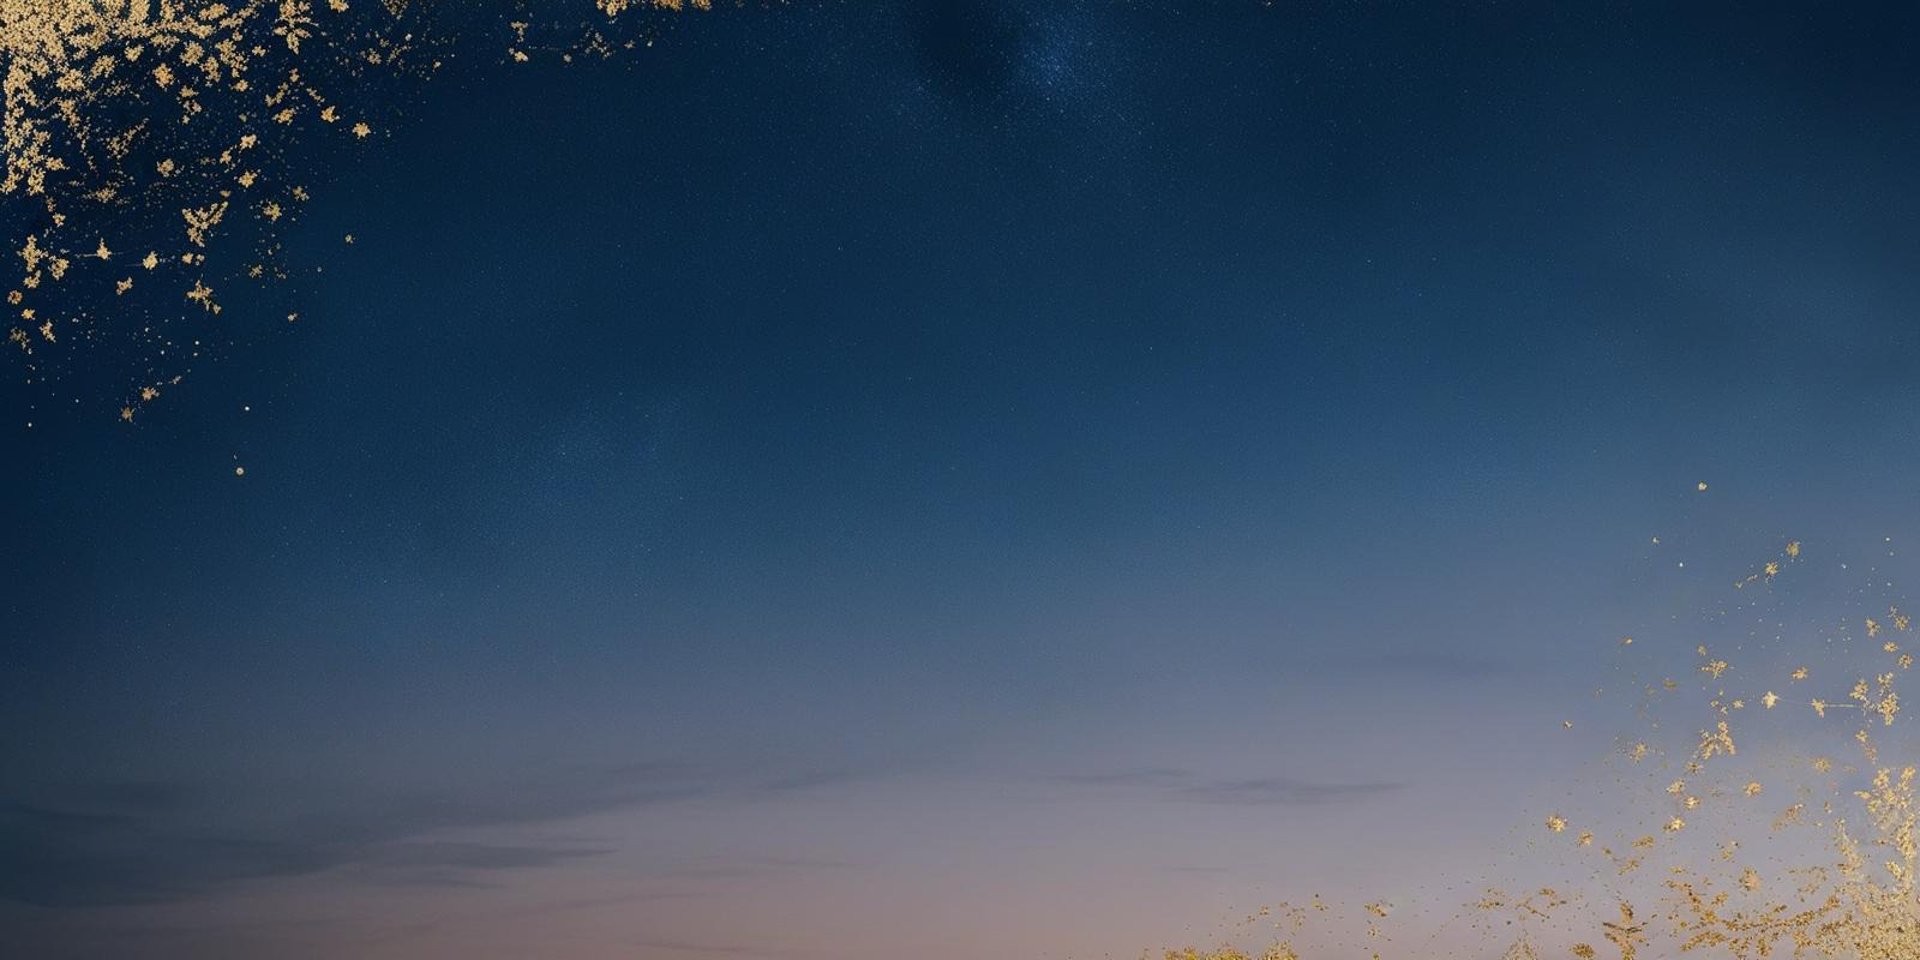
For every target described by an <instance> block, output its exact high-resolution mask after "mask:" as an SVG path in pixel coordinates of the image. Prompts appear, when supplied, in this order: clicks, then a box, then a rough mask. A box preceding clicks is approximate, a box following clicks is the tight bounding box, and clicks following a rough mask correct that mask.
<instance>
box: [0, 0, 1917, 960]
mask: <svg viewBox="0 0 1920 960" xmlns="http://www.w3.org/2000/svg"><path fill="white" fill-rule="evenodd" d="M496 26H497V25H485V26H484V29H479V28H477V29H476V30H475V31H473V32H474V33H475V34H476V35H478V36H479V39H476V40H473V41H472V42H471V43H470V44H469V48H470V49H469V50H468V53H467V56H466V57H465V59H462V60H459V61H458V62H456V63H454V65H453V66H451V67H450V68H449V69H448V70H446V71H445V72H444V74H443V75H442V76H439V77H436V78H434V79H433V80H432V81H430V82H427V83H425V84H424V85H421V86H420V87H418V89H417V90H414V91H413V92H411V93H409V94H407V97H408V98H409V99H407V100H406V101H405V102H404V104H402V106H401V108H400V109H399V113H400V114H401V116H400V118H399V119H398V120H397V121H396V122H395V123H394V124H393V125H392V129H391V133H390V134H387V135H383V136H384V139H383V141H382V142H381V143H380V144H378V146H377V148H376V149H373V150H370V151H367V152H365V153H363V154H360V155H357V156H356V157H355V158H354V159H352V160H351V161H349V162H345V163H344V164H343V165H341V166H339V167H338V168H336V169H334V170H333V171H332V173H331V176H332V179H331V180H330V181H328V189H326V190H325V191H324V192H322V193H321V194H320V195H319V196H318V199H316V201H315V202H314V203H313V204H312V205H311V207H310V209H309V210H308V211H307V213H306V217H305V219H304V220H302V221H300V222H299V223H297V224H296V225H295V226H293V227H292V228H291V229H290V230H289V231H288V232H287V235H286V244H287V251H288V253H289V255H290V256H292V257H295V258H305V259H304V260H303V261H302V262H306V263H317V264H321V265H323V266H324V273H322V274H319V275H317V277H316V278H314V279H310V280H307V281H304V282H303V283H302V284H301V285H300V289H299V290H297V291H296V292H294V293H292V294H289V295H288V296H289V297H291V298H292V300H294V301H297V303H298V307H297V309H298V310H299V311H300V314H301V319H300V321H299V322H298V323H297V324H281V328H279V329H274V330H272V331H270V335H261V336H259V337H257V338H256V340H257V342H255V343H253V344H252V345H251V346H249V347H248V348H247V349H245V350H234V351H230V352H228V353H227V355H225V356H223V357H222V358H220V360H219V362H213V363H202V364H200V365H199V366H198V367H197V369H196V371H195V374H194V376H193V377H192V378H190V379H188V380H187V381H185V382H184V383H183V384H182V385H181V386H179V387H177V388H175V389H174V390H172V391H171V392H170V393H169V395H168V397H167V401H168V402H167V403H165V404H156V405H153V406H152V407H151V408H150V409H147V410H143V412H142V416H141V419H140V420H139V422H137V423H136V424H133V425H128V424H123V423H120V422H118V421H117V420H116V419H115V418H114V417H112V416H111V414H110V412H107V413H103V410H102V409H96V408H95V407H94V406H92V405H89V404H80V403H70V401H68V400H65V399H62V400H61V401H59V402H58V403H49V402H48V401H46V400H45V397H44V393H43V391H44V390H45V388H44V387H43V386H39V385H29V384H22V383H20V382H18V378H16V377H9V378H7V383H6V386H5V387H4V388H0V404H4V407H5V409H6V410H8V411H10V412H9V413H8V415H7V419H6V422H5V423H4V425H0V530H4V534H3V535H0V542H3V546H0V616H3V617H4V619H3V620H0V633H4V642H0V931H4V932H5V936H4V939H5V940H6V941H7V942H9V943H13V944H17V945H23V946H21V947H20V949H23V950H25V951H26V952H24V953H21V954H19V955H20V956H23V957H34V958H41V957H45V958H62V957H74V958H95V957H101V958H122V957H124V958H135V960H141V958H154V960H173V958H183V960H184V958H193V960H221V958H259V957H274V958H286V960H299V958H347V957H351V958H355V960H377V958H409V960H414V958H538V960H549V958H551V960H572V958H580V960H589V958H591V960H600V958H615V957H618V958H643V960H653V958H659V960H694V958H701V957H740V958H822V960H843V958H844V960H881V958H896V957H901V956H912V957H916V958H924V960H982V958H989V957H993V958H999V957H1034V958H1060V957H1076V958H1088V957H1099V956H1105V955H1109V954H1111V955H1114V956H1120V957H1133V956H1137V954H1138V952H1139V950H1141V949H1143V948H1148V947H1155V946H1160V945H1173V944H1178V943H1184V942H1187V941H1201V942H1206V941H1210V940H1212V939H1215V938H1216V936H1217V934H1218V932H1219V931H1220V930H1222V929H1224V928H1225V926H1226V925H1230V924H1231V922H1232V921H1233V920H1234V919H1236V918H1237V917H1238V916H1239V915H1240V914H1241V913H1243V912H1245V911H1246V910H1249V909H1252V908H1255V907H1257V906H1259V905H1260V904H1262V903H1265V902H1271V901H1272V900H1276V899H1283V898H1300V897H1303V896H1306V895H1310V894H1313V893H1316V892H1317V893H1325V894H1327V895H1329V896H1346V895H1351V896H1356V897H1381V896H1384V897H1390V898H1396V902H1401V903H1407V904H1413V905H1422V904H1438V905H1440V906H1442V907H1447V906H1452V905H1453V904H1455V903H1457V902H1459V901H1460V900H1462V899H1464V898H1465V897H1467V896H1469V895H1470V894H1471V891H1472V890H1473V889H1474V885H1475V883H1477V882H1478V881H1479V880H1481V879H1483V878H1485V877H1487V876H1490V875H1492V872H1494V871H1496V870H1497V868H1498V865H1499V864H1500V863H1501V862H1502V858H1503V857H1508V856H1510V855H1513V854H1514V853H1515V852H1516V851H1522V850H1524V848H1525V844H1526V842H1527V840H1528V839H1529V838H1531V837H1532V833H1531V832H1529V831H1531V830H1532V829H1533V828H1534V827H1535V826H1536V822H1537V819H1538V813H1539V811H1540V809H1541V804H1542V803H1543V802H1554V801H1553V798H1557V797H1562V796H1564V795H1565V794H1566V793H1567V791H1568V789H1569V788H1568V786H1567V784H1569V783H1574V782H1577V781H1578V776H1579V774H1578V773H1577V771H1579V770H1580V769H1582V768H1583V765H1585V764H1587V763H1589V762H1590V761H1591V760H1593V758H1595V757H1598V756H1601V755H1604V754H1605V753H1606V752H1607V751H1608V750H1609V749H1610V746H1611V742H1612V741H1611V737H1612V735H1613V733H1614V730H1613V729H1612V728H1610V727H1608V726H1607V723H1608V718H1609V716H1610V715H1609V714H1607V713H1606V712H1605V711H1606V709H1608V708H1606V707H1604V706H1602V705H1597V704H1596V702H1595V701H1594V700H1593V698H1592V697H1591V696H1590V695H1591V694H1592V693H1593V691H1594V688H1595V687H1596V686H1599V685H1602V684H1604V683H1607V682H1611V681H1610V680H1609V679H1608V678H1609V677H1610V676H1611V675H1609V674H1607V673H1605V670H1606V669H1607V664H1608V660H1607V656H1608V654H1609V653H1610V652H1611V650H1612V647H1613V644H1614V643H1615V642H1616V641H1617V639H1618V638H1619V637H1621V636H1623V635H1627V634H1637V635H1647V636H1659V635H1660V631H1662V630H1675V632H1676V633H1678V632H1683V631H1679V630H1678V629H1677V628H1675V627H1674V625H1675V624H1676V623H1689V622H1691V621H1687V620H1686V618H1687V617H1690V616H1695V615H1696V614H1697V613H1698V611H1700V610H1704V609H1708V608H1711V607H1712V606H1713V605H1714V604H1717V603H1721V602H1723V601H1722V600H1719V599H1716V598H1718V597H1721V596H1722V595H1723V594H1724V593H1725V592H1726V591H1727V589H1728V588H1729V587H1730V585H1731V584H1732V583H1733V582H1734V581H1735V580H1737V579H1739V578H1740V577H1741V576H1744V575H1746V574H1747V573H1748V572H1750V571H1749V569H1748V568H1749V567H1750V566H1751V561H1754V560H1755V559H1756V558H1764V557H1766V556H1768V555H1771V554H1772V553H1773V552H1774V551H1777V550H1778V549H1779V546H1780V544H1781V543H1784V542H1785V541H1786V540H1787V539H1789V538H1792V537H1797V538H1802V539H1804V540H1805V541H1806V542H1807V544H1808V551H1809V554H1808V555H1809V557H1810V558H1815V559H1819V558H1824V559H1819V562H1820V563H1828V562H1831V563H1832V564H1837V563H1839V562H1840V561H1841V560H1846V561H1847V562H1849V563H1851V564H1855V565H1856V566H1854V567H1850V568H1849V569H1852V570H1857V569H1858V566H1857V565H1858V564H1861V563H1864V562H1865V561H1866V559H1867V558H1878V559H1879V560H1880V562H1889V561H1887V560H1886V558H1885V554H1886V553H1887V550H1886V549H1885V546H1886V543H1887V541H1885V540H1884V539H1883V538H1885V537H1893V538H1894V541H1895V542H1896V543H1897V542H1899V541H1900V539H1901V537H1902V536H1906V535H1912V534H1914V533H1915V531H1914V530H1913V525H1914V513H1913V509H1912V504H1913V499H1912V497H1913V491H1914V480H1913V478H1914V477H1915V476H1920V472H1917V471H1920V445H1916V443H1915V441H1916V439H1917V438H1916V425H1917V424H1920V417H1916V399H1920V377H1917V376H1916V375H1915V373H1914V367H1913V363H1914V357H1915V350H1916V347H1920V324H1916V322H1915V320H1916V316H1920V312H1917V310H1920V272H1916V271H1915V270H1914V265H1915V264H1916V263H1920V233H1916V229H1915V225H1916V224H1920V190H1917V189H1916V188H1917V187H1920V174H1916V171H1920V96H1916V94H1917V93H1920V88H1917V87H1916V79H1920V77H1917V76H1916V68H1915V62H1916V61H1915V60H1914V59H1913V58H1912V56H1911V54H1912V51H1913V50H1914V49H1915V47H1916V44H1920V20H1916V16H1915V13H1914V9H1913V8H1912V7H1911V6H1907V5H1900V6H1898V7H1889V8H1888V9H1884V10H1883V9H1877V8H1874V7H1872V6H1853V7H1848V8H1846V9H1844V10H1842V9H1833V10H1825V9H1821V10H1816V9H1814V8H1813V7H1811V6H1807V7H1804V8H1801V9H1794V8H1792V7H1773V6H1767V7H1754V6H1751V5H1739V6H1735V5H1717V4H1710V5H1688V6H1687V7H1686V9H1684V10H1681V9H1678V8H1675V7H1672V6H1664V5H1643V4H1520V5H1491V4H1477V3H1476V4H1455V3H1422V4H1399V5H1388V6H1376V7H1369V6H1354V5H1349V4H1296V3H1282V4H1277V5H1273V6H1265V5H1259V4H1253V3H1246V4H1238V3H1145V2H1140V3H1107V2H1084V3H1076V2H1059V3H1051V2H1031V3H1012V2H998V0H931V2H914V3H899V4H895V3H812V2H806V3H792V4H787V5H783V6H778V7H768V8H763V7H760V6H758V5H752V6H748V7H727V8H725V9H720V10H714V11H711V12H706V13H699V14H694V13H691V12H689V13H688V14H686V15H684V16H683V17H682V18H681V19H679V20H677V21H676V22H675V24H674V26H673V27H672V29H670V30H667V31H665V32H664V33H663V34H662V35H661V36H660V37H659V39H658V40H657V42H656V43H654V45H653V46H651V47H650V48H646V49H643V50H640V51H635V52H633V53H630V54H627V55H624V56H622V57H619V58H616V59H614V60H612V61H609V62H606V63H598V62H593V63H588V62H580V63H575V64H573V65H571V66H564V65H562V64H559V63H555V62H552V61H551V60H548V61H537V62H533V63H529V64H522V65H508V64H496V63H494V62H493V61H495V60H498V59H499V58H500V50H501V48H503V46H504V43H503V42H500V41H498V38H497V37H495V35H494V34H493V33H489V32H487V31H489V30H493V29H494V28H495V27H496ZM349 233H350V234H353V235H354V243H353V244H351V245H347V244H344V243H343V242H342V238H343V236H344V235H346V234H349ZM240 313H241V311H240V310H238V309H230V310H229V311H228V312H227V314H226V315H224V316H225V317H226V318H227V322H231V323H233V324H236V325H238V324H242V323H248V322H252V321H247V320H245V319H244V318H242V317H241V316H239V315H240ZM275 319H277V318H275ZM266 322H272V320H271V319H270V320H269V321H266ZM63 389H64V390H65V393H64V394H63V397H66V396H73V395H81V396H84V395H85V394H86V392H87V391H86V384H85V383H84V380H79V381H76V380H69V381H67V382H65V383H64V384H63ZM112 389H117V386H115V387H113V388H112ZM109 390H110V388H109V387H108V386H107V385H104V384H103V385H101V387H100V391H99V392H100V394H101V395H102V396H105V395H107V393H108V392H109ZM112 405H113V406H117V405H118V402H117V400H115V401H114V403H113V404H112ZM69 406H71V407H72V409H68V407H69ZM29 421H31V422H32V424H33V425H32V426H31V427H30V428H29V427H28V426H27V424H28V422H29ZM237 465H238V466H243V467H244V471H245V473H244V476H236V475H235V471H234V468H235V467H236V466H237ZM1702 481H1705V482H1708V483H1709V485H1710V487H1709V489H1708V490H1707V491H1705V492H1701V491H1699V490H1698V489H1697V488H1696V484H1697V483H1699V482H1702ZM1654 537H1660V538H1662V542H1660V543H1657V544H1656V543H1654V542H1653V538H1654ZM1815 559H1809V561H1808V562H1809V564H1813V563H1815ZM1819 569H1830V568H1826V567H1822V568H1819ZM1831 569H1833V570H1837V567H1832V568H1831ZM1833 575H1834V576H1839V575H1840V574H1838V573H1837V572H1836V573H1834V574H1833ZM1806 615H1807V616H1808V617H1810V618H1817V616H1818V614H1817V613H1815V612H1806ZM1675 642H1676V643H1682V644H1683V645H1684V646H1685V647H1687V648H1688V649H1690V648H1691V643H1692V641H1691V640H1683V639H1676V640H1675ZM1682 669H1686V668H1684V667H1683V668H1682ZM1563 721H1573V722H1574V726H1573V728H1572V729H1571V730H1569V729H1567V728H1566V727H1565V726H1564V723H1563ZM1543 798H1545V800H1543Z"/></svg>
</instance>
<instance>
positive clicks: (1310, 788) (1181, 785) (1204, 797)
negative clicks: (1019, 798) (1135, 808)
mask: <svg viewBox="0 0 1920 960" xmlns="http://www.w3.org/2000/svg"><path fill="white" fill-rule="evenodd" d="M1055 779H1056V780H1058V781H1060V782H1063V783H1070V784H1074V785H1076V786H1086V787H1110V788H1121V789H1131V790H1145V791H1150V792H1151V793H1152V795H1154V796H1156V797H1159V798H1161V799H1165V800H1172V801H1185V802H1190V803H1221V804H1241V805H1248V806H1266V805H1272V806H1317V805H1322V804H1328V803H1336V802H1340V801H1348V800H1360V799H1365V798H1367V797H1372V796H1378V795H1380V794H1385V793H1392V792H1395V791H1398V790H1401V789H1404V788H1405V786H1406V785H1405V784H1402V783H1391V782H1352V783H1346V782H1322V781H1313V780H1306V779H1301V778H1298V777H1290V776H1272V777H1256V778H1247V779H1215V778H1207V777H1202V776H1200V775H1199V774H1196V773H1193V772H1192V771H1188V770H1178V769H1171V768H1162V767H1150V768H1143V769H1134V770H1115V771H1108V772H1100V773H1082V774H1066V775H1063V776H1060V777H1057V778H1055Z"/></svg>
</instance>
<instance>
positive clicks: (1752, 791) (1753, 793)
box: [1741, 780, 1761, 797]
mask: <svg viewBox="0 0 1920 960" xmlns="http://www.w3.org/2000/svg"><path fill="white" fill-rule="evenodd" d="M1741 790H1742V791H1743V792H1744V793H1746V795H1747V796H1749V797H1757V796H1759V795H1760V791H1761V786H1760V781H1758V780H1750V781H1748V782H1747V785H1746V786H1745V787H1742V788H1741Z"/></svg>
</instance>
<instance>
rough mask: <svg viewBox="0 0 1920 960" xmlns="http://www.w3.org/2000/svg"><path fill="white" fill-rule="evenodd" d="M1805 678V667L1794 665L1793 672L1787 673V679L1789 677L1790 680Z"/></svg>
mask: <svg viewBox="0 0 1920 960" xmlns="http://www.w3.org/2000/svg"><path fill="white" fill-rule="evenodd" d="M1806 678H1807V668H1806V667H1795V668H1794V671H1793V673H1791V674H1788V679H1791V680H1805V679H1806Z"/></svg>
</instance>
